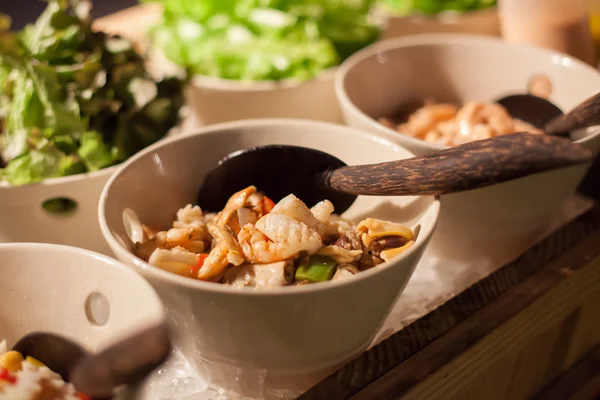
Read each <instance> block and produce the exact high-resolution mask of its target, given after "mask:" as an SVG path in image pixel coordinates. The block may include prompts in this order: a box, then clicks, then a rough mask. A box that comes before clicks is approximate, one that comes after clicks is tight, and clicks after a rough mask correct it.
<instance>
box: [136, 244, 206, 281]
mask: <svg viewBox="0 0 600 400" xmlns="http://www.w3.org/2000/svg"><path fill="white" fill-rule="evenodd" d="M198 261H199V256H198V255H197V254H194V253H191V252H189V251H187V250H186V249H184V248H182V247H175V248H172V249H170V250H165V249H156V250H154V252H153V253H152V255H151V256H150V259H149V260H148V262H149V263H150V264H152V265H154V266H155V267H158V268H160V269H164V270H165V271H169V272H173V273H175V274H177V275H182V276H187V277H193V272H192V269H193V268H194V267H195V266H196V265H198Z"/></svg>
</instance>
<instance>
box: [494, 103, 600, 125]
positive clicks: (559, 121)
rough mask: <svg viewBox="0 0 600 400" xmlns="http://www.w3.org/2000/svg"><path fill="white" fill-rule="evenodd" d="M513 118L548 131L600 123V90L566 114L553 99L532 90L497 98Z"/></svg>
mask: <svg viewBox="0 0 600 400" xmlns="http://www.w3.org/2000/svg"><path fill="white" fill-rule="evenodd" d="M497 102H498V103H499V104H501V105H502V106H504V108H506V109H507V111H508V112H509V113H510V115H512V116H513V117H514V118H518V119H521V120H523V121H525V122H529V123H530V124H532V125H534V126H535V127H536V128H538V129H542V130H544V131H545V132H546V133H547V134H549V135H568V134H569V132H571V131H573V130H575V129H580V128H587V127H590V126H595V125H600V93H598V94H595V95H594V96H592V97H590V98H589V99H587V100H585V101H584V102H583V103H581V104H579V105H578V106H577V107H575V108H574V109H572V110H571V111H570V112H568V113H567V114H563V112H562V111H561V110H560V108H558V107H557V106H556V105H554V104H552V102H550V101H548V100H546V99H543V98H541V97H537V96H534V95H531V94H517V95H511V96H507V97H503V98H501V99H499V100H497Z"/></svg>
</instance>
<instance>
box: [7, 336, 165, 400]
mask: <svg viewBox="0 0 600 400" xmlns="http://www.w3.org/2000/svg"><path fill="white" fill-rule="evenodd" d="M13 350H15V351H18V352H20V353H21V354H23V356H31V357H33V358H35V359H37V360H39V361H40V362H42V363H44V364H45V365H46V366H47V367H48V368H50V369H51V370H52V371H54V372H56V373H58V374H60V375H61V377H62V378H63V379H64V380H65V381H67V382H71V383H72V384H73V385H74V386H75V387H76V388H77V390H78V391H80V392H82V393H85V394H87V395H88V396H91V397H92V398H94V399H106V398H112V396H113V392H114V389H116V388H118V387H120V386H122V385H129V384H134V383H137V382H139V381H140V380H142V379H143V378H144V377H146V376H147V375H149V374H150V372H152V371H153V370H154V369H155V368H156V367H158V366H159V365H160V364H162V363H163V362H164V361H165V360H166V359H167V357H168V356H169V354H170V351H171V342H170V339H169V332H168V329H167V327H166V325H158V326H154V327H152V328H149V329H145V330H144V331H142V332H140V333H137V334H135V335H133V336H130V337H129V338H127V339H125V340H123V341H121V342H119V343H117V344H115V345H112V346H110V347H109V348H107V349H105V350H103V351H101V352H99V353H97V354H90V353H89V352H88V351H87V350H85V349H84V348H83V347H81V346H80V345H78V344H77V343H75V342H73V341H72V340H70V339H67V338H65V337H63V336H60V335H56V334H53V333H47V332H34V333H30V334H28V335H26V336H24V337H23V338H22V339H21V340H19V341H18V342H17V343H16V344H15V346H14V347H13Z"/></svg>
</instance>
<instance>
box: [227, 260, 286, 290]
mask: <svg viewBox="0 0 600 400" xmlns="http://www.w3.org/2000/svg"><path fill="white" fill-rule="evenodd" d="M293 277H294V261H293V260H291V259H288V260H284V261H278V262H274V263H270V264H246V265H241V266H239V267H233V268H230V269H228V270H227V271H226V272H225V275H224V276H223V282H224V283H227V284H230V285H232V286H253V287H261V288H267V287H279V286H287V285H289V284H291V283H292V281H293Z"/></svg>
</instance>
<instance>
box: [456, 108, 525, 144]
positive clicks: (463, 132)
mask: <svg viewBox="0 0 600 400" xmlns="http://www.w3.org/2000/svg"><path fill="white" fill-rule="evenodd" d="M456 124H457V126H458V133H459V135H457V137H456V138H455V142H457V143H463V142H467V141H471V140H474V138H473V135H474V130H475V126H476V125H487V126H488V127H489V128H490V131H491V134H492V136H496V135H505V134H508V133H513V132H514V131H515V126H514V123H513V119H512V117H511V116H510V114H508V112H507V111H506V109H505V108H504V107H502V106H501V105H500V104H496V103H479V102H475V101H471V102H469V103H467V104H465V105H464V106H463V107H462V108H461V109H460V110H459V111H458V113H457V114H456ZM490 137H491V136H490Z"/></svg>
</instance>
